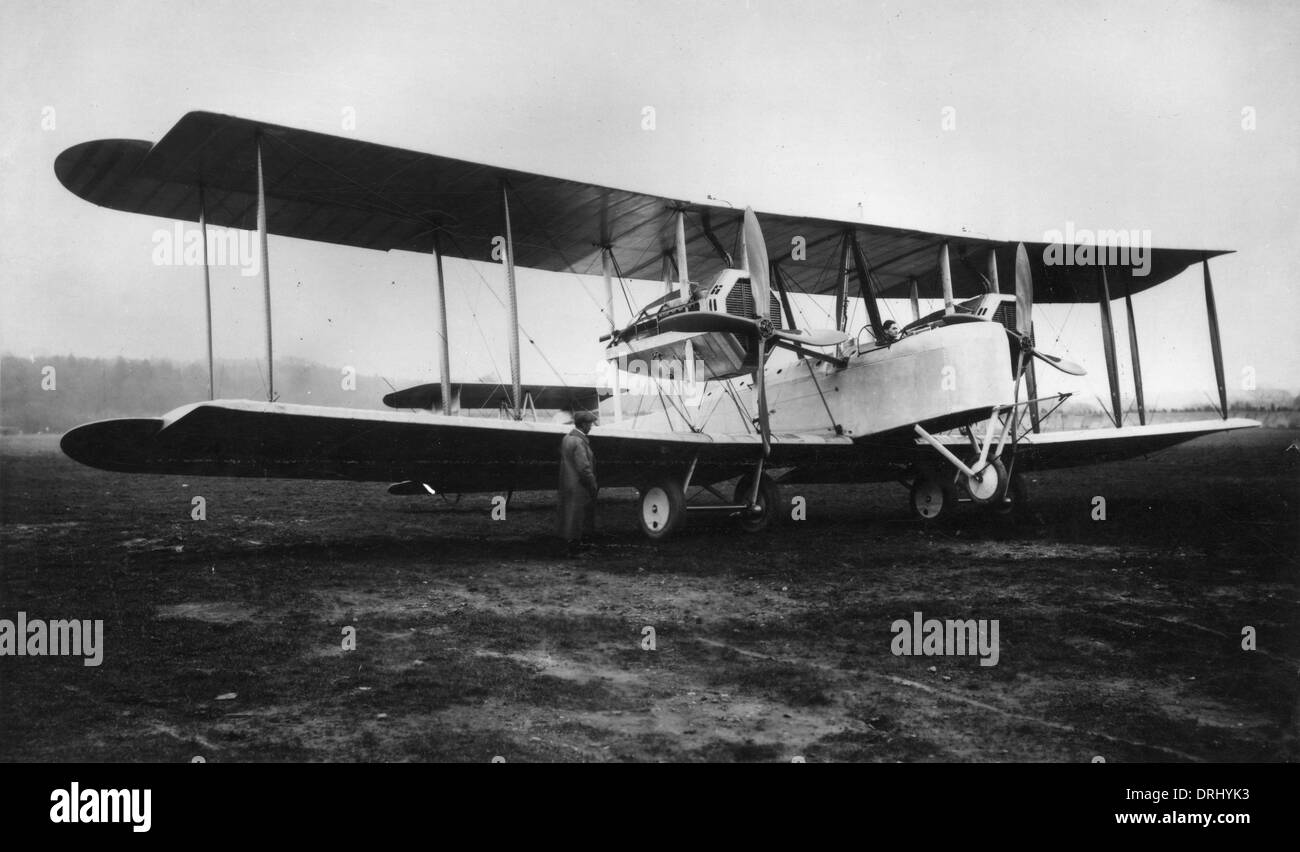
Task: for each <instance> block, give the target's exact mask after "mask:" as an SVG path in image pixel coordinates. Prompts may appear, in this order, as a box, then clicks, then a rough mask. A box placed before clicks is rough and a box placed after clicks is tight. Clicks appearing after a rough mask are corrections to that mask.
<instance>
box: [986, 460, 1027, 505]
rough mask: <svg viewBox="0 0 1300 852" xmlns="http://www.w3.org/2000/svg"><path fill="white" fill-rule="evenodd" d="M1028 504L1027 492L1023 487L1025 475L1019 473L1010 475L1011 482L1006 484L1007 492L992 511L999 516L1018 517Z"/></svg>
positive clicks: (1024, 486)
mask: <svg viewBox="0 0 1300 852" xmlns="http://www.w3.org/2000/svg"><path fill="white" fill-rule="evenodd" d="M1028 504H1029V491H1028V488H1027V486H1026V485H1025V475H1024V474H1023V473H1021V472H1020V471H1016V472H1015V473H1013V474H1011V480H1010V482H1009V483H1008V484H1007V492H1006V494H1004V495H1003V496H1002V499H1001V500H1000V501H998V502H997V503H996V504H995V505H994V507H993V511H995V512H997V513H998V514H999V515H1019V514H1020V513H1022V512H1024V511H1025V509H1026V508H1027V507H1028Z"/></svg>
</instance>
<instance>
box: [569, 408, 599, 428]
mask: <svg viewBox="0 0 1300 852" xmlns="http://www.w3.org/2000/svg"><path fill="white" fill-rule="evenodd" d="M598 420H600V417H599V416H597V415H596V414H595V413H594V412H591V411H575V412H574V413H573V425H574V426H581V425H582V424H584V423H595V422H596V421H598Z"/></svg>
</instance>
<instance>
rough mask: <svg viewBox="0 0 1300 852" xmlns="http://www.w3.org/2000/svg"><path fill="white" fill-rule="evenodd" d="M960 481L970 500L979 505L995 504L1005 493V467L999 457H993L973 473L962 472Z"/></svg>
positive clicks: (1000, 500) (999, 501) (998, 502)
mask: <svg viewBox="0 0 1300 852" xmlns="http://www.w3.org/2000/svg"><path fill="white" fill-rule="evenodd" d="M961 483H962V485H964V486H965V487H966V491H967V493H969V494H970V498H971V500H973V501H975V502H976V503H978V504H979V505H981V506H989V505H993V506H996V505H999V504H1000V503H1001V502H1002V498H1003V497H1004V496H1005V495H1006V493H1007V469H1006V468H1005V467H1003V466H1002V461H1001V459H994V460H993V461H991V462H989V463H988V464H987V465H985V466H984V467H983V468H981V469H977V470H976V471H974V472H973V473H963V474H962V476H961Z"/></svg>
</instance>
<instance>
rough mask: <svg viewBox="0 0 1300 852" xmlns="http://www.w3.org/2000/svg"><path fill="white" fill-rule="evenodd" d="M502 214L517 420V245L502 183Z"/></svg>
mask: <svg viewBox="0 0 1300 852" xmlns="http://www.w3.org/2000/svg"><path fill="white" fill-rule="evenodd" d="M501 213H502V216H503V218H504V219H505V223H506V247H505V262H506V289H507V290H508V291H509V297H510V405H511V407H512V408H513V409H514V411H513V412H512V413H513V414H514V418H515V419H516V420H522V419H523V416H524V414H523V395H522V390H521V388H520V379H519V294H518V292H517V290H516V288H515V244H514V236H513V235H512V234H511V232H510V190H509V189H507V188H506V184H505V181H504V180H503V181H502V182H501Z"/></svg>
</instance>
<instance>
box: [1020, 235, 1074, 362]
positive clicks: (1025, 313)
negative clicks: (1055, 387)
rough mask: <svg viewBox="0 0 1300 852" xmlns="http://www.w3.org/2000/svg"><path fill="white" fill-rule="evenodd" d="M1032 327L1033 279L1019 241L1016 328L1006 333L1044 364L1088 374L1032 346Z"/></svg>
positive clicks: (1022, 246)
mask: <svg viewBox="0 0 1300 852" xmlns="http://www.w3.org/2000/svg"><path fill="white" fill-rule="evenodd" d="M1033 328H1034V281H1033V276H1032V275H1031V274H1030V272H1029V253H1028V252H1027V251H1025V244H1024V243H1019V244H1018V245H1017V246H1016V328H1015V331H1012V330H1011V329H1007V334H1009V335H1011V337H1012V339H1013V340H1016V341H1017V342H1018V343H1019V344H1020V346H1021V347H1022V348H1023V349H1024V350H1025V351H1026V352H1028V353H1029V354H1030V355H1033V356H1034V357H1035V358H1037V359H1038V360H1039V361H1042V362H1043V363H1044V364H1050V365H1051V366H1053V367H1055V368H1056V369H1058V370H1060V371H1061V372H1062V373H1069V374H1070V375H1071V376H1086V375H1088V371H1087V370H1085V369H1083V367H1080V366H1079V365H1078V364H1076V363H1074V362H1073V361H1069V360H1067V359H1065V358H1062V357H1060V356H1059V355H1052V354H1049V353H1047V352H1040V351H1039V350H1038V349H1036V348H1034V344H1033V340H1032V339H1031V337H1030V333H1031V332H1032V331H1033Z"/></svg>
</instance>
